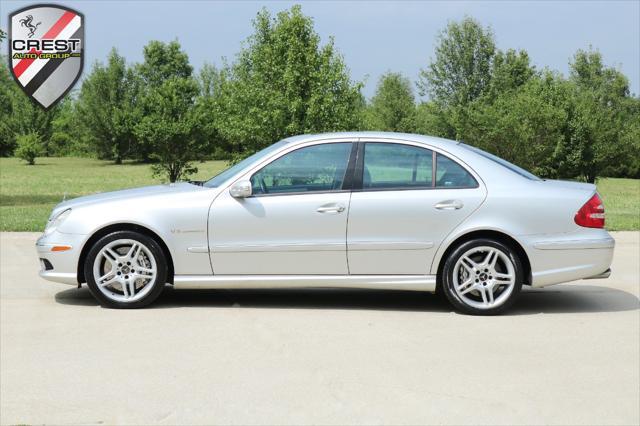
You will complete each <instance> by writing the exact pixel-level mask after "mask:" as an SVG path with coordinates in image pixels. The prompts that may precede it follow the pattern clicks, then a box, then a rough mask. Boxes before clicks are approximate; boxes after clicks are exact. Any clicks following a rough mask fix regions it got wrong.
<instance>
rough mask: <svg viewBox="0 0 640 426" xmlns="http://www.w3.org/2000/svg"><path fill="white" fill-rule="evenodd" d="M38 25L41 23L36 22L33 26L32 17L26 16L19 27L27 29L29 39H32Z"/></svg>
mask: <svg viewBox="0 0 640 426" xmlns="http://www.w3.org/2000/svg"><path fill="white" fill-rule="evenodd" d="M40 24H42V22H38V23H37V24H35V25H33V15H27V16H26V17H25V18H23V19H21V20H20V25H22V26H23V27H27V28H28V29H29V38H31V37H33V35H34V34H35V33H36V30H37V29H38V26H39V25H40Z"/></svg>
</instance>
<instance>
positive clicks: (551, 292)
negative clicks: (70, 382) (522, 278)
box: [55, 284, 640, 315]
mask: <svg viewBox="0 0 640 426" xmlns="http://www.w3.org/2000/svg"><path fill="white" fill-rule="evenodd" d="M55 300H56V302H57V303H60V304H65V305H77V306H97V305H98V303H97V302H96V300H95V299H94V298H93V296H92V295H91V293H90V292H89V290H88V289H87V288H86V287H83V288H81V289H75V288H74V289H68V290H64V291H61V292H58V293H57V294H56V295H55ZM188 307H197V308H261V309H269V308H271V309H350V310H358V309H361V310H377V311H380V310H384V311H421V312H451V311H452V309H451V307H450V305H449V304H448V303H447V301H446V300H445V298H444V296H439V295H435V294H431V293H423V292H417V291H397V290H357V289H356V290H351V289H277V290H174V289H173V288H171V287H167V289H166V290H165V291H164V292H163V293H162V295H160V297H159V298H158V300H156V301H155V302H154V303H153V304H152V305H151V306H149V308H148V309H171V308H188ZM637 309H640V300H639V299H638V298H637V297H636V296H634V295H633V294H631V293H628V292H625V291H622V290H618V289H613V288H610V287H600V286H590V285H577V284H567V285H561V286H555V287H553V288H547V289H529V288H526V289H524V290H523V292H522V294H521V295H520V297H519V298H518V300H517V301H516V303H515V305H514V306H513V307H512V308H511V309H510V310H509V311H508V313H507V314H508V315H530V314H538V313H549V314H552V313H553V314H556V313H588V312H620V311H631V310H637Z"/></svg>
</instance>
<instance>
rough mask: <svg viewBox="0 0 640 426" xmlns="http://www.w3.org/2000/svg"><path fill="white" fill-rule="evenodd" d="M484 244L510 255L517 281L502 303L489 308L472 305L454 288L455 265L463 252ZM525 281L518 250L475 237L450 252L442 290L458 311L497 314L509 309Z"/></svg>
mask: <svg viewBox="0 0 640 426" xmlns="http://www.w3.org/2000/svg"><path fill="white" fill-rule="evenodd" d="M483 246H486V247H492V248H495V249H497V250H499V251H501V252H502V253H503V254H504V255H506V256H507V257H508V259H509V260H510V261H511V263H512V265H513V269H514V273H515V283H514V285H513V289H512V290H511V293H510V294H509V295H508V296H505V297H504V299H503V301H502V302H501V304H500V305H498V306H494V307H487V308H478V307H476V306H472V305H470V304H469V303H468V302H466V301H465V298H463V297H461V296H460V295H459V294H458V292H456V290H455V288H454V276H453V275H454V272H455V270H454V269H455V265H456V263H457V262H458V260H459V259H460V258H461V257H462V255H463V254H465V253H467V252H468V251H469V250H472V249H474V248H478V247H483ZM523 281H524V271H523V269H522V262H521V261H520V258H519V257H518V255H517V253H516V251H515V250H514V249H513V248H512V247H510V246H509V245H506V244H504V243H502V242H500V241H496V240H493V239H488V238H480V239H475V240H471V241H467V242H464V243H462V244H460V245H459V246H458V247H456V248H455V249H454V250H453V251H452V252H451V253H450V254H449V256H448V258H447V259H446V260H445V264H444V267H443V269H442V292H443V293H444V294H445V296H446V297H447V300H449V303H451V305H453V307H454V308H455V310H456V311H458V312H461V313H464V314H470V315H496V314H500V313H502V312H504V311H505V310H507V309H509V307H510V306H511V305H513V303H514V302H515V300H516V299H517V297H518V295H519V294H520V290H521V289H522V283H523ZM476 282H477V281H476ZM502 288H503V287H498V290H497V291H500V289H502ZM478 294H480V293H478ZM472 295H473V293H472V294H471V295H470V296H469V297H471V296H472ZM478 297H479V296H478Z"/></svg>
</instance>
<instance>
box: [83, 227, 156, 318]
mask: <svg viewBox="0 0 640 426" xmlns="http://www.w3.org/2000/svg"><path fill="white" fill-rule="evenodd" d="M84 270H85V277H86V279H87V283H88V284H89V289H90V290H91V292H92V293H93V295H94V296H95V297H96V298H97V299H98V300H99V301H100V304H101V305H103V306H106V307H112V308H139V307H142V306H146V305H148V304H149V303H151V302H153V301H154V300H155V299H156V298H157V297H158V296H159V295H160V293H161V292H162V289H163V287H164V284H165V282H166V278H167V267H166V262H165V256H164V254H163V252H162V249H161V248H160V247H159V246H158V244H157V243H156V242H155V241H154V240H153V239H152V238H149V237H148V236H146V235H143V234H140V233H137V232H132V231H118V232H114V233H112V234H109V235H106V236H105V237H103V238H101V239H100V240H98V241H97V242H96V243H95V244H94V245H93V247H92V248H91V250H90V251H89V254H88V255H87V258H86V261H85V269H84Z"/></svg>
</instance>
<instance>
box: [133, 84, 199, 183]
mask: <svg viewBox="0 0 640 426" xmlns="http://www.w3.org/2000/svg"><path fill="white" fill-rule="evenodd" d="M197 94H198V86H197V84H196V82H195V80H193V79H189V78H180V77H172V78H169V79H168V80H165V81H164V82H163V83H162V84H161V85H160V86H158V87H156V88H152V89H151V90H150V92H149V93H148V94H147V96H146V98H145V104H146V105H145V107H146V111H147V114H145V116H144V118H143V119H142V121H141V122H140V123H139V124H138V125H137V126H136V134H137V136H138V137H139V138H140V139H141V140H142V141H144V142H146V143H147V144H148V146H151V147H153V149H152V151H151V154H150V155H151V159H152V160H156V161H157V163H155V164H153V165H152V170H153V172H154V175H155V176H164V177H167V178H168V180H169V181H170V182H175V181H177V180H180V179H184V178H186V177H187V176H189V175H190V174H192V173H195V172H197V171H198V169H197V168H196V167H194V166H193V164H192V160H194V159H196V158H199V157H203V156H204V154H205V153H204V152H203V150H202V146H201V140H200V139H199V137H198V120H197V117H196V116H195V109H194V102H195V97H196V95H197Z"/></svg>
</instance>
